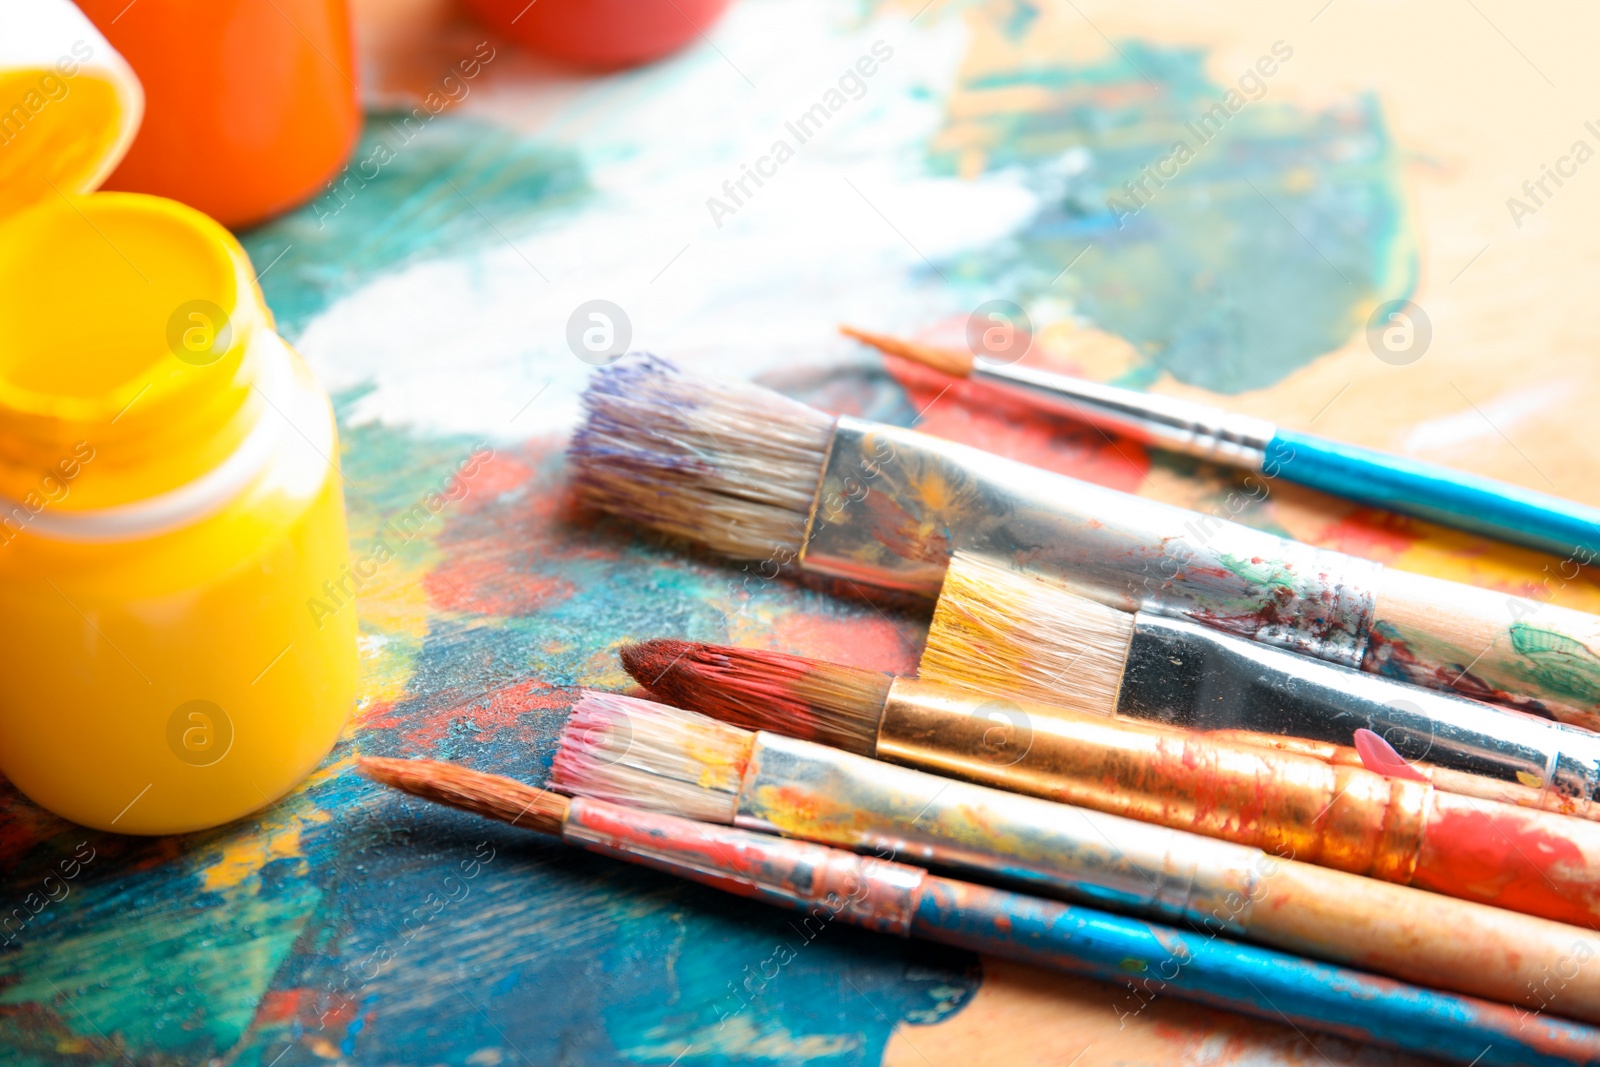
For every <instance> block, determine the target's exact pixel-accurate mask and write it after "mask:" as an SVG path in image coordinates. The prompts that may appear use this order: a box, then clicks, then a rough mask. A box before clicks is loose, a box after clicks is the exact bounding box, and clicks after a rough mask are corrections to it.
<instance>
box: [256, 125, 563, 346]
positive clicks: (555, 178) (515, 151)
mask: <svg viewBox="0 0 1600 1067" xmlns="http://www.w3.org/2000/svg"><path fill="white" fill-rule="evenodd" d="M410 115H411V112H409V111H395V112H373V113H371V114H369V115H368V116H367V121H366V126H365V128H364V130H363V131H362V135H361V138H360V141H359V142H358V143H357V145H356V147H355V150H354V151H353V152H352V153H351V155H350V163H349V165H348V166H347V167H346V168H345V170H344V171H342V172H341V173H340V174H339V175H338V176H337V177H336V178H335V180H334V182H332V183H330V186H329V188H327V189H325V190H324V191H323V192H322V193H320V194H319V195H318V196H317V198H316V199H314V200H312V201H311V202H310V203H308V204H306V205H305V206H303V207H301V208H300V209H299V210H297V211H295V212H292V213H290V214H288V215H283V216H280V217H279V218H276V219H274V220H272V221H271V222H268V223H265V224H263V225H261V226H258V227H256V228H255V229H252V230H249V231H248V232H245V233H242V234H240V235H239V239H240V241H241V242H242V243H243V244H244V247H245V250H246V251H247V252H249V253H250V259H251V261H252V262H253V263H254V264H255V267H256V270H257V271H258V272H264V276H263V277H262V278H261V288H262V291H263V292H264V293H265V294H266V298H267V304H268V306H269V307H271V308H272V311H273V314H274V315H275V316H276V317H277V320H278V329H279V332H281V333H283V334H284V336H285V337H287V338H288V339H289V340H291V341H293V340H294V339H296V338H297V337H298V336H299V334H300V332H301V331H302V330H304V329H305V327H306V324H307V323H309V322H310V320H311V319H312V318H313V317H314V316H315V315H316V314H317V313H318V312H320V311H322V310H323V309H324V308H326V307H327V306H328V305H329V304H331V303H333V301H335V300H337V299H338V298H339V297H341V296H343V295H345V294H346V293H349V292H351V291H353V290H354V289H356V288H357V287H359V286H362V285H366V284H368V283H370V282H371V281H372V280H373V279H374V278H376V277H378V276H380V275H382V274H385V273H388V272H391V271H395V270H399V269H400V268H402V267H405V266H408V265H409V264H411V263H415V262H417V261H419V260H423V259H430V258H435V257H444V256H448V255H450V254H452V253H459V252H462V251H465V250H470V249H474V248H479V247H483V246H485V245H490V244H499V243H502V242H504V241H505V240H507V239H508V238H512V237H515V236H517V235H518V234H520V233H523V232H526V230H527V229H528V228H529V226H530V225H532V224H534V223H536V222H538V221H539V220H541V219H543V218H546V217H554V216H556V215H558V214H560V213H561V212H564V211H568V210H570V209H571V207H572V205H573V204H575V203H577V202H578V201H579V200H581V199H582V197H583V196H584V194H585V193H586V192H587V191H588V183H587V179H586V178H585V175H584V170H583V167H582V165H581V164H580V163H579V162H578V160H577V157H576V156H574V155H573V154H571V153H569V152H565V151H558V150H555V149H551V148H548V147H544V146H541V145H538V144H536V143H534V142H530V141H528V140H527V139H526V138H524V137H521V136H519V135H518V134H516V133H514V132H511V131H508V130H506V129H504V128H502V127H499V126H494V125H491V124H488V123H484V122H480V121H478V120H475V119H468V118H461V117H457V116H454V115H449V114H443V115H439V116H437V117H436V118H434V119H433V120H432V121H431V122H429V123H428V125H427V126H423V127H421V128H420V129H418V128H416V126H415V120H414V119H413V120H412V123H413V126H412V127H411V128H407V127H406V126H405V125H403V120H405V119H408V118H409V117H410ZM408 137H409V140H408ZM280 257H281V258H280ZM530 274H531V268H530Z"/></svg>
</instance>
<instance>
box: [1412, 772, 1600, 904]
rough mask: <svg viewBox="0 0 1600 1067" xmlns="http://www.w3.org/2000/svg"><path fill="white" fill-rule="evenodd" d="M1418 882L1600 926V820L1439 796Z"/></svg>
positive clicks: (1440, 890)
mask: <svg viewBox="0 0 1600 1067" xmlns="http://www.w3.org/2000/svg"><path fill="white" fill-rule="evenodd" d="M1432 803H1433V810H1432V812H1431V814H1430V815H1429V818H1428V826H1427V832H1426V835H1425V836H1424V838H1423V844H1422V849H1421V851H1420V854H1419V856H1418V858H1417V870H1416V874H1415V875H1413V876H1412V879H1411V884H1412V885H1414V886H1417V887H1418V888H1420V889H1431V890H1433V891H1434V892H1436V893H1445V894H1448V895H1450V896H1453V897H1462V898H1464V899H1466V900H1477V901H1481V902H1483V903H1485V904H1493V905H1495V906H1496V907H1501V908H1507V909H1510V910H1512V911H1520V912H1522V913H1524V914H1527V915H1539V916H1542V917H1544V918H1546V919H1555V920H1556V921H1558V922H1565V923H1571V924H1573V925H1575V926H1584V927H1589V928H1592V929H1600V825H1597V824H1595V823H1591V822H1586V821H1584V820H1582V819H1569V818H1567V817H1566V816H1564V815H1551V814H1546V813H1544V812H1538V811H1530V810H1528V809H1525V808H1515V807H1511V806H1509V805H1502V804H1488V803H1484V802H1482V801H1475V800H1471V799H1469V798H1466V797H1457V796H1453V795H1450V794H1445V793H1435V794H1434V796H1433V802H1432Z"/></svg>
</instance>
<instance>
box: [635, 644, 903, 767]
mask: <svg viewBox="0 0 1600 1067" xmlns="http://www.w3.org/2000/svg"><path fill="white" fill-rule="evenodd" d="M621 655H622V665H623V666H624V667H625V668H627V671H628V673H629V674H631V675H633V678H634V680H635V681H636V682H638V683H639V684H640V685H642V686H644V687H645V688H646V689H648V690H650V691H651V692H652V693H654V694H655V695H657V696H659V697H661V698H662V699H664V700H667V701H670V702H672V703H674V704H680V705H682V706H684V707H691V708H695V709H697V710H699V711H703V712H705V713H706V714H708V715H714V716H716V717H717V718H719V719H721V720H722V721H724V722H731V723H735V724H737V725H739V726H743V727H746V728H748V729H751V730H771V731H772V732H773V733H779V734H784V735H786V736H789V737H798V738H802V739H804V740H807V741H816V742H818V743H820V744H824V745H831V746H833V747H834V748H842V749H844V750H845V751H847V752H855V753H857V754H859V755H863V756H870V755H872V754H873V753H875V752H876V751H877V747H878V721H879V720H880V719H881V718H882V716H883V702H884V701H885V700H886V699H887V698H888V695H889V686H890V684H891V683H892V682H893V681H894V679H893V678H892V677H891V676H889V675H887V674H884V673H882V672H881V671H869V670H865V669H863V668H860V667H845V666H841V665H839V664H834V663H822V662H820V661H818V660H812V659H805V658H803V657H800V656H790V655H786V654H785V653H782V652H768V651H763V650H761V649H753V648H733V647H729V646H725V645H706V644H701V643H700V642H698V641H670V640H657V641H645V642H643V643H641V644H636V645H624V646H623V648H622V652H621Z"/></svg>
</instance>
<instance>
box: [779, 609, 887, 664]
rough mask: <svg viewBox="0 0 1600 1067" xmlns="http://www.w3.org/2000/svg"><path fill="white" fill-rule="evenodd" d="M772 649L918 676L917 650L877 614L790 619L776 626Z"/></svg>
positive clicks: (796, 615)
mask: <svg viewBox="0 0 1600 1067" xmlns="http://www.w3.org/2000/svg"><path fill="white" fill-rule="evenodd" d="M769 647H771V648H775V649H779V650H781V651H784V652H788V653H790V654H791V655H795V656H808V657H810V658H811V659H820V660H825V661H827V662H829V663H842V664H845V665H846V666H850V667H865V668H867V669H869V670H875V671H884V672H887V673H889V674H900V675H912V674H916V673H917V650H916V648H915V646H914V645H913V644H912V643H911V642H909V641H907V640H906V636H905V635H904V634H903V633H901V632H900V630H899V629H898V628H897V627H896V626H895V625H894V623H892V622H890V621H889V620H888V619H886V618H884V617H883V616H881V615H877V614H874V615H872V616H870V617H868V618H857V619H837V618H831V617H829V616H826V615H806V614H794V615H786V616H784V617H783V618H782V619H779V620H778V621H777V622H776V623H774V624H773V627H772V641H771V643H770V645H769Z"/></svg>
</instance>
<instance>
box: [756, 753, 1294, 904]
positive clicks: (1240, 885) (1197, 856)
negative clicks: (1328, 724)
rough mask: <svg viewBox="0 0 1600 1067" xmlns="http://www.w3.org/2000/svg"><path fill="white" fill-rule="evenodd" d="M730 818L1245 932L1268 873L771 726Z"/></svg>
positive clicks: (1204, 848) (1195, 843) (1158, 835)
mask: <svg viewBox="0 0 1600 1067" xmlns="http://www.w3.org/2000/svg"><path fill="white" fill-rule="evenodd" d="M734 823H735V825H736V826H740V827H744V828H747V829H753V830H764V831H768V832H773V831H775V832H778V833H782V834H785V835H788V836H790V837H797V838H802V839H804V840H808V841H818V842H823V843H825V844H829V845H837V846H840V847H844V848H850V849H856V850H860V851H867V852H873V853H875V854H876V855H878V856H880V857H884V858H890V859H896V860H902V861H905V862H908V863H914V864H938V865H942V866H949V867H960V868H964V869H966V870H969V871H980V872H983V873H985V874H988V875H991V876H995V877H998V878H1000V879H1002V880H1004V881H1007V882H1010V883H1013V884H1021V885H1025V886H1029V887H1031V888H1032V889H1033V890H1034V891H1037V892H1043V893H1045V894H1046V895H1049V896H1065V897H1068V898H1071V899H1075V900H1079V901H1082V902H1085V903H1096V904H1100V905H1103V906H1109V907H1113V908H1118V909H1120V910H1127V909H1132V910H1136V911H1138V912H1140V913H1142V914H1145V915H1149V916H1152V917H1160V918H1164V919H1167V920H1169V921H1173V922H1183V923H1196V924H1202V925H1205V926H1208V927H1211V928H1213V929H1215V930H1218V931H1230V932H1233V933H1242V932H1244V931H1246V930H1248V929H1249V928H1250V922H1251V916H1252V914H1253V912H1252V909H1253V905H1254V903H1255V902H1256V901H1257V900H1260V899H1261V897H1262V895H1263V891H1262V886H1261V884H1260V883H1261V880H1262V878H1263V877H1264V872H1265V871H1267V870H1268V869H1269V868H1270V861H1269V859H1268V857H1266V856H1265V854H1264V853H1263V852H1262V851H1261V850H1260V849H1256V848H1250V847H1247V846H1243V845H1235V844H1230V843H1228V842H1225V841H1213V840H1210V839H1208V838H1204V837H1199V836H1197V835H1195V834H1189V833H1183V832H1180V831H1176V830H1169V829H1167V828H1165V827H1162V826H1155V825H1151V824H1148V823H1140V822H1133V821H1131V820H1128V819H1123V818H1118V817H1117V816H1115V815H1105V814H1102V813H1100V812H1096V811H1085V810H1082V809H1077V808H1068V807H1063V806H1062V805H1060V804H1052V803H1049V802H1047V801H1043V800H1036V799H1034V798H1032V797H1027V796H1021V795H1018V794H1016V793H1009V792H1002V791H999V790H995V789H985V788H983V787H981V786H976V785H969V784H967V783H964V782H957V781H952V780H950V779H948V778H941V777H939V776H938V775H934V774H927V773H924V772H922V771H917V770H912V769H910V768H906V767H895V766H892V765H890V764H885V763H880V762H878V761H877V760H873V759H868V758H867V757H865V756H857V755H854V754H852V753H849V752H844V751H841V750H839V749H835V748H829V747H827V746H826V745H819V744H816V743H814V742H811V741H800V740H796V739H793V738H788V737H783V736H781V735H779V734H773V733H767V732H762V733H759V734H757V735H756V743H755V745H754V747H753V748H752V750H751V755H750V760H749V763H748V765H747V768H746V771H745V775H744V781H743V785H742V787H741V788H740V790H739V800H738V808H737V811H736V814H735V818H734Z"/></svg>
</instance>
